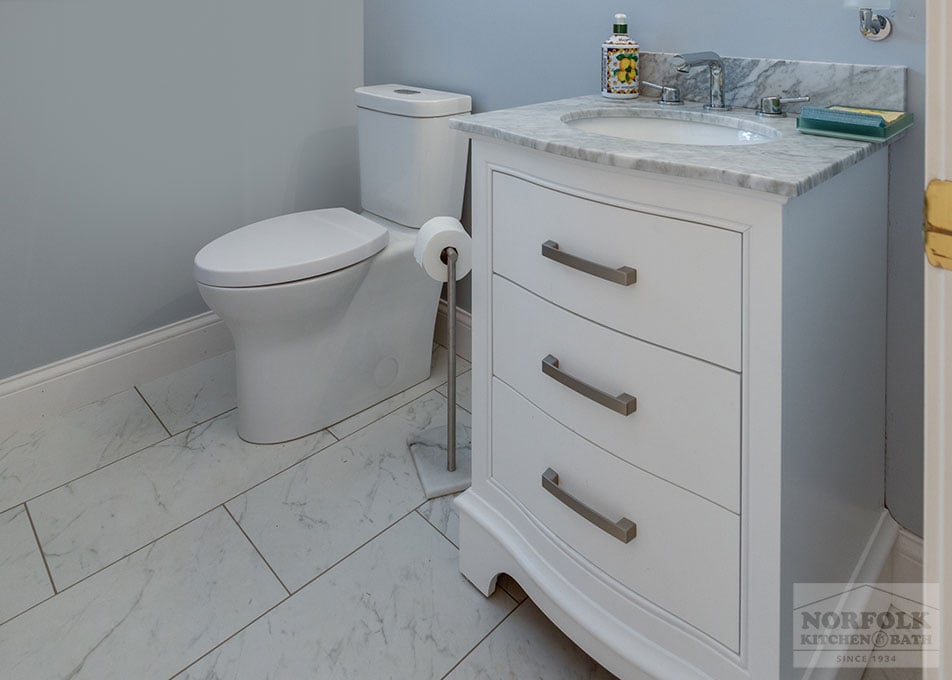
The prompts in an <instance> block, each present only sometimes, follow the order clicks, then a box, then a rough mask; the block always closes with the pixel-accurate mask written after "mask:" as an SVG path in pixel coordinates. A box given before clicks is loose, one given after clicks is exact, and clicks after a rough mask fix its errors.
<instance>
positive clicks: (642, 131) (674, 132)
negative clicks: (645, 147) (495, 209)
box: [562, 109, 780, 146]
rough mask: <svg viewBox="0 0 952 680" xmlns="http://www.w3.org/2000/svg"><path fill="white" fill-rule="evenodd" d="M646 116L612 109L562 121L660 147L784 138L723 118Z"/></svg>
mask: <svg viewBox="0 0 952 680" xmlns="http://www.w3.org/2000/svg"><path fill="white" fill-rule="evenodd" d="M645 113H648V112H641V111H631V112H628V113H627V114H623V115H619V112H618V111H617V109H615V110H611V111H610V112H609V115H606V114H604V113H599V112H590V113H589V114H588V115H586V113H582V114H581V116H580V117H572V118H568V117H566V118H563V121H562V122H564V123H565V124H566V125H570V126H572V127H574V128H577V129H579V130H585V131H586V132H594V133H596V134H599V135H607V136H609V137H620V138H622V139H635V140H638V141H642V142H655V143H657V144H695V145H699V146H735V145H738V144H765V143H767V142H771V141H773V140H774V139H777V138H779V137H780V133H779V132H778V131H776V130H774V129H772V128H769V127H767V126H766V125H757V124H756V123H748V122H747V121H743V120H739V119H734V118H728V117H726V116H721V115H711V114H704V113H699V112H683V113H681V114H680V115H681V116H685V115H687V116H690V117H691V118H689V119H686V118H682V117H678V118H675V117H667V116H660V117H659V116H658V115H644V114H645ZM658 113H661V112H658ZM639 114H642V115H639ZM669 115H670V114H669ZM675 115H677V114H675Z"/></svg>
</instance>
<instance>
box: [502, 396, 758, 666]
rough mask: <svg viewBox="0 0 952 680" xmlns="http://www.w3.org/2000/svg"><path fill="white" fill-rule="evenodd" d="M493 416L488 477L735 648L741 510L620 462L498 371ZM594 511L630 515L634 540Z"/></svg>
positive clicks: (618, 573)
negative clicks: (502, 378)
mask: <svg viewBox="0 0 952 680" xmlns="http://www.w3.org/2000/svg"><path fill="white" fill-rule="evenodd" d="M492 419H493V420H492V433H493V434H492V476H493V478H494V479H495V480H496V481H497V482H498V483H499V484H501V485H502V486H503V487H504V488H506V489H507V490H508V491H509V493H511V494H512V495H513V496H514V497H515V498H516V499H517V500H518V501H519V502H520V503H522V504H523V505H524V506H525V507H526V509H527V510H528V511H529V512H530V513H531V514H532V515H533V516H534V517H535V518H536V519H537V520H539V521H540V522H541V523H542V524H544V525H545V526H546V527H548V528H549V530H550V531H552V533H554V534H555V535H557V536H558V537H559V538H561V539H562V540H563V541H565V542H566V543H567V544H569V545H570V546H572V548H573V549H574V550H575V551H577V552H578V553H579V554H580V555H581V556H582V557H583V558H584V559H585V560H587V561H588V562H590V563H591V564H593V565H594V566H596V567H598V568H599V569H601V570H602V571H603V572H605V573H606V574H607V575H608V576H610V577H611V578H612V579H614V580H615V581H617V582H618V583H620V584H622V585H624V586H625V587H626V588H628V589H630V590H632V591H634V592H636V593H638V594H639V595H641V596H642V597H644V598H646V599H647V600H650V601H651V602H653V603H654V604H656V605H658V606H659V607H661V608H663V609H665V610H667V611H668V612H670V613H672V614H674V615H675V616H677V617H679V618H681V619H683V620H684V621H686V622H687V623H689V624H691V625H693V626H695V627H696V628H698V629H700V630H701V631H703V632H705V633H707V634H708V635H710V636H711V637H713V638H714V639H716V640H718V641H719V642H721V643H722V644H724V645H725V646H726V647H728V648H729V649H731V650H733V651H735V652H736V651H738V645H739V642H738V640H739V635H740V633H739V625H740V594H739V589H740V519H739V517H738V516H737V515H735V514H734V513H732V512H730V511H728V510H725V509H724V508H722V507H719V506H717V505H715V504H713V503H711V502H710V501H707V500H705V499H703V498H701V497H700V496H697V495H695V494H693V493H690V492H688V491H685V490H684V489H681V488H679V487H677V486H674V485H673V484H670V483H668V482H665V481H664V480H662V479H659V478H658V477H655V476H653V475H650V474H648V473H646V472H644V471H642V470H639V469H638V468H636V467H633V466H632V465H629V464H628V463H625V462H623V461H621V460H619V459H618V458H616V457H615V456H612V455H611V454H609V453H607V452H606V451H604V450H602V449H600V448H598V447H597V446H595V445H594V444H592V443H590V442H588V441H587V440H585V439H583V438H581V437H579V436H578V435H577V434H575V433H574V432H572V431H570V430H568V429H566V428H565V427H563V426H562V425H561V424H559V423H558V422H556V421H555V420H552V419H551V418H550V417H549V416H547V415H546V414H544V413H543V412H542V411H540V410H539V409H537V408H536V407H535V406H533V405H532V404H531V403H530V402H528V401H527V400H526V399H524V398H523V397H522V396H520V395H519V394H518V393H516V392H515V391H514V390H512V388H510V387H509V386H507V385H506V384H505V383H503V382H501V381H500V380H498V379H496V378H494V379H493V386H492ZM547 471H548V473H549V474H548V476H549V482H548V483H547V486H548V488H544V486H543V476H544V475H545V474H546V473H547ZM553 472H554V473H555V474H556V475H557V479H558V481H557V483H553V480H552V473H553ZM565 494H569V495H570V496H572V497H574V499H575V500H574V501H573V499H572V498H567V497H565ZM572 505H575V507H572ZM586 507H587V508H588V510H586ZM592 513H594V515H601V516H603V517H604V518H605V521H606V522H607V523H609V524H614V523H615V522H616V521H619V520H621V519H622V518H627V519H629V520H631V521H632V522H634V523H635V524H636V525H637V530H636V531H635V532H634V533H635V534H636V535H635V537H634V538H632V539H631V540H630V541H628V542H627V543H626V542H624V538H625V537H624V533H625V530H626V529H627V527H626V526H625V525H624V523H623V522H619V524H621V526H619V527H617V528H613V527H611V526H608V527H606V528H600V527H599V526H598V524H597V522H598V521H599V520H598V517H595V516H592ZM586 514H588V515H589V517H586V516H585V515H586ZM606 529H608V530H611V531H612V532H614V533H616V534H618V535H619V536H613V535H611V534H610V533H609V531H608V530H606ZM629 533H630V532H629ZM579 585H580V586H581V587H583V588H584V584H579Z"/></svg>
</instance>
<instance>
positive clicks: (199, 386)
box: [139, 352, 238, 434]
mask: <svg viewBox="0 0 952 680" xmlns="http://www.w3.org/2000/svg"><path fill="white" fill-rule="evenodd" d="M139 393H140V394H142V398H143V399H145V400H146V401H147V402H148V403H149V406H151V407H152V410H153V411H155V413H156V415H157V416H158V417H159V419H160V420H161V421H162V423H163V424H164V425H165V427H166V428H168V430H169V432H171V433H172V434H178V433H179V432H183V431H185V430H187V429H188V428H190V427H192V426H193V425H197V424H198V423H201V422H204V421H206V420H208V419H209V418H214V417H215V416H218V415H221V414H222V413H224V412H225V411H230V410H231V409H233V408H235V406H237V405H238V387H237V384H236V382H235V353H234V352H226V353H225V354H220V355H218V356H217V357H212V358H211V359H206V360H205V361H200V362H199V363H197V364H194V365H192V366H188V367H187V368H183V369H182V370H180V371H176V372H175V373H173V374H171V375H167V376H163V377H161V378H157V379H156V380H152V381H150V382H147V383H145V384H143V385H139Z"/></svg>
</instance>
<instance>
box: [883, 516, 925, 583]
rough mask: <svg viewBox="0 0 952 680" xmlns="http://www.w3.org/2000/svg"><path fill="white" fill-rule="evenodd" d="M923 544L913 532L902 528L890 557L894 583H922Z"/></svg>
mask: <svg viewBox="0 0 952 680" xmlns="http://www.w3.org/2000/svg"><path fill="white" fill-rule="evenodd" d="M922 562H923V544H922V539H921V538H919V537H918V536H916V535H915V534H913V533H912V532H910V531H908V530H906V529H903V528H900V529H899V534H898V535H897V536H896V543H895V545H893V549H892V555H891V556H890V570H891V576H892V578H891V580H892V581H893V582H894V583H922Z"/></svg>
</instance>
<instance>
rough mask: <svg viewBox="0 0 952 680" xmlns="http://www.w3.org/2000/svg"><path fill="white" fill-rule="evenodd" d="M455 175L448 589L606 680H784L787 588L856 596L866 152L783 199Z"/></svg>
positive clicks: (873, 342) (877, 511) (503, 157)
mask: <svg viewBox="0 0 952 680" xmlns="http://www.w3.org/2000/svg"><path fill="white" fill-rule="evenodd" d="M472 158H473V166H472V167H473V173H472V178H473V202H472V206H473V241H474V253H473V485H472V488H471V489H470V490H469V491H467V492H466V493H465V494H463V495H462V496H461V497H460V498H459V500H458V501H457V506H458V508H459V511H460V521H461V529H460V541H461V545H460V565H461V570H462V572H463V574H464V575H465V576H466V577H467V578H468V579H469V580H470V581H471V582H472V583H473V584H475V585H476V586H477V587H478V588H480V589H481V590H482V591H483V592H485V593H487V594H488V593H489V592H491V591H492V590H493V589H494V588H495V581H496V577H497V575H498V574H500V573H503V572H505V573H508V574H510V575H511V576H513V577H514V578H515V579H516V580H517V581H518V582H519V583H520V584H521V585H522V586H523V588H524V589H525V590H526V592H527V593H528V594H529V596H530V597H531V598H532V599H533V600H534V601H535V602H536V603H537V604H538V606H539V607H540V608H541V609H542V610H543V611H544V612H545V613H546V615H547V616H548V617H549V618H550V619H552V621H554V622H555V624H556V625H558V626H559V627H560V628H561V629H562V630H563V631H565V632H566V634H568V635H569V637H571V638H572V639H573V640H575V641H576V642H577V643H578V644H579V645H580V646H581V647H582V648H583V649H585V650H586V651H587V652H588V653H589V654H591V655H592V656H593V657H595V659H597V660H598V661H599V662H600V663H602V664H603V665H605V666H606V667H607V668H608V669H609V670H611V671H612V672H613V673H615V674H617V675H619V676H620V677H622V678H642V677H645V675H644V674H648V675H650V676H653V677H657V678H660V679H672V680H688V679H691V678H715V679H724V680H740V679H747V680H773V679H775V678H777V679H783V680H787V679H788V678H799V677H801V676H802V675H803V672H804V671H803V669H797V668H794V666H793V657H792V649H793V630H792V625H793V611H792V586H793V584H794V583H798V582H825V583H840V582H850V581H852V580H860V581H862V580H875V578H876V577H877V576H878V575H879V574H878V565H879V563H880V562H881V560H882V558H881V556H880V557H877V555H879V553H881V552H882V551H881V550H880V547H881V546H882V545H884V544H885V543H886V542H888V540H889V536H888V535H887V534H888V530H887V529H886V528H885V527H887V523H886V522H885V521H884V514H883V507H882V506H883V465H884V402H885V394H884V390H885V386H884V385H885V365H884V364H885V304H886V266H885V253H886V205H885V188H886V181H887V176H886V162H887V154H886V153H884V152H880V153H874V154H873V155H871V156H870V157H868V158H867V159H866V160H863V161H861V162H859V163H858V164H855V165H853V166H852V167H850V168H848V169H846V170H845V171H843V172H841V173H840V174H837V175H836V176H834V177H832V178H831V179H829V180H827V181H826V182H824V183H822V184H820V185H819V186H817V187H816V188H814V189H812V190H811V191H808V192H806V193H805V194H803V195H801V196H798V197H795V198H786V197H783V196H779V195H774V194H770V193H766V192H760V191H752V190H746V189H740V188H737V187H732V186H728V185H722V184H717V183H714V182H710V181H698V180H688V179H679V178H676V177H668V176H664V175H656V174H650V173H645V172H638V171H633V170H623V169H618V168H614V167H609V166H604V165H599V164H597V163H591V162H584V161H577V160H573V159H569V158H564V157H560V156H556V155H553V154H548V153H544V152H542V151H537V150H532V149H528V148H523V147H520V146H517V145H515V144H509V143H505V142H501V141H497V140H494V139H491V138H488V137H481V136H479V135H476V136H474V138H473V157H472ZM877 560H878V561H877Z"/></svg>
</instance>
